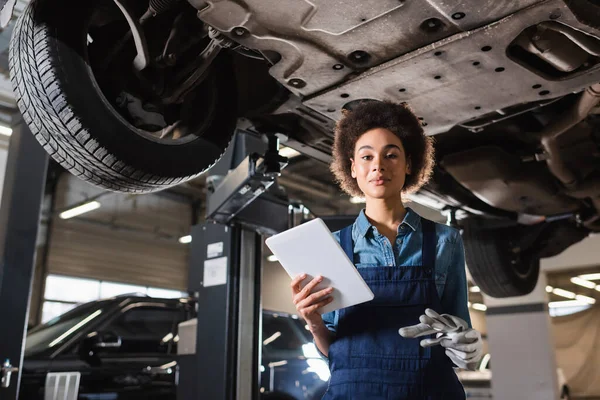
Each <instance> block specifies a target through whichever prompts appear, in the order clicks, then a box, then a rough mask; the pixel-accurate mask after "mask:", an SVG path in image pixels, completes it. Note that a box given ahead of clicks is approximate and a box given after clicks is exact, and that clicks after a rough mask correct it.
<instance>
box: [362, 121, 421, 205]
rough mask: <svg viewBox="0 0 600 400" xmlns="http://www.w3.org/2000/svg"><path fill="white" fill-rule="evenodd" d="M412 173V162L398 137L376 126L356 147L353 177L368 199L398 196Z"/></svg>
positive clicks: (364, 134)
mask: <svg viewBox="0 0 600 400" xmlns="http://www.w3.org/2000/svg"><path fill="white" fill-rule="evenodd" d="M407 174H410V162H409V161H407V159H406V155H405V153H404V146H403V145H402V141H401V140H400V138H398V136H396V135H394V134H393V133H392V132H390V131H389V130H387V129H384V128H375V129H371V130H370V131H367V132H365V133H363V134H362V136H360V137H359V138H358V140H357V141H356V145H355V146H354V157H353V158H352V177H353V178H354V179H356V182H357V183H358V187H359V188H360V190H361V191H362V192H363V193H364V195H365V197H367V198H374V199H386V198H390V197H397V196H399V195H400V191H401V190H402V188H403V187H404V181H405V178H406V175H407Z"/></svg>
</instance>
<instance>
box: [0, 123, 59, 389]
mask: <svg viewBox="0 0 600 400" xmlns="http://www.w3.org/2000/svg"><path fill="white" fill-rule="evenodd" d="M12 129H13V132H12V135H11V138H10V144H9V149H8V158H7V161H6V172H5V178H4V187H3V189H2V206H1V207H0V321H1V322H0V399H2V400H16V399H17V398H18V395H19V386H20V382H21V373H22V368H21V366H22V365H23V350H24V345H25V335H26V333H27V320H28V317H29V305H30V297H31V286H32V281H33V271H34V265H35V263H34V258H35V250H36V241H37V234H38V228H39V224H40V211H41V206H42V197H43V194H44V187H45V182H46V171H47V169H48V158H49V157H48V153H47V152H46V151H45V150H44V149H43V148H42V146H40V144H39V143H38V142H37V140H36V139H35V137H34V136H33V134H32V133H31V131H30V130H29V128H28V127H27V124H25V122H23V120H22V117H21V115H20V114H15V115H14V116H13V123H12Z"/></svg>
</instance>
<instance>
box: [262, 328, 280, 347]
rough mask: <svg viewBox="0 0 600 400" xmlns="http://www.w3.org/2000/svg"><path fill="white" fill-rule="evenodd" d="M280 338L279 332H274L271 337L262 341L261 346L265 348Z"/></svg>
mask: <svg viewBox="0 0 600 400" xmlns="http://www.w3.org/2000/svg"><path fill="white" fill-rule="evenodd" d="M280 336H281V332H279V331H278V332H275V333H274V334H272V335H271V336H269V337H268V338H266V339H265V340H264V341H263V345H265V346H266V345H268V344H269V343H271V342H274V341H276V340H277V339H278V338H279V337H280Z"/></svg>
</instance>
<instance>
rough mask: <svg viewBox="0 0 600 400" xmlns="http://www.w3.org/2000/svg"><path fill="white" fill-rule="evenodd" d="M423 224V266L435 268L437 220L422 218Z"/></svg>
mask: <svg viewBox="0 0 600 400" xmlns="http://www.w3.org/2000/svg"><path fill="white" fill-rule="evenodd" d="M421 224H422V226H423V249H422V257H423V267H426V268H431V269H434V268H435V255H436V248H435V247H436V242H437V240H436V237H435V222H433V221H430V220H428V219H425V218H421Z"/></svg>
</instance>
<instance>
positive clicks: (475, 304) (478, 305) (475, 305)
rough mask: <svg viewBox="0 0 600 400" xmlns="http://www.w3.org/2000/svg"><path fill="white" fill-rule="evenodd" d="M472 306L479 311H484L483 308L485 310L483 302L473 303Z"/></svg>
mask: <svg viewBox="0 0 600 400" xmlns="http://www.w3.org/2000/svg"><path fill="white" fill-rule="evenodd" d="M473 308H474V309H475V310H479V311H485V310H487V306H486V305H485V304H481V303H474V304H473Z"/></svg>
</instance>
